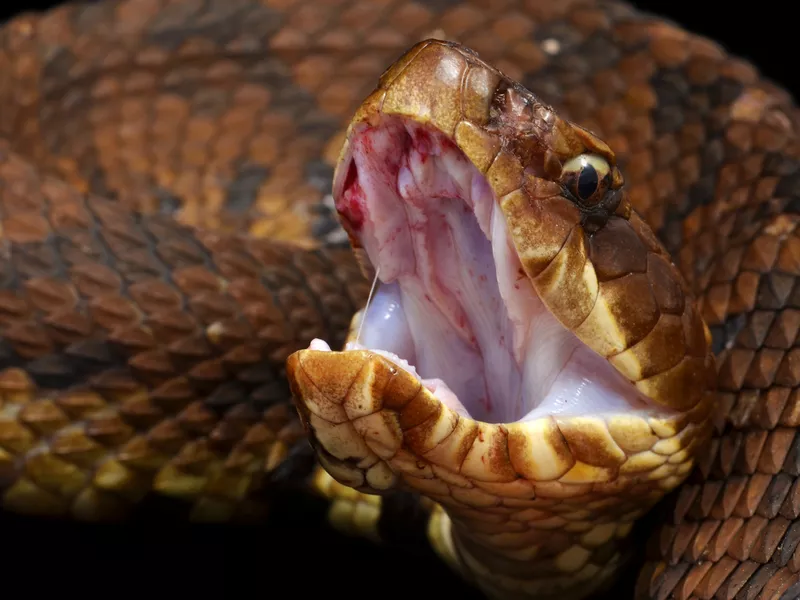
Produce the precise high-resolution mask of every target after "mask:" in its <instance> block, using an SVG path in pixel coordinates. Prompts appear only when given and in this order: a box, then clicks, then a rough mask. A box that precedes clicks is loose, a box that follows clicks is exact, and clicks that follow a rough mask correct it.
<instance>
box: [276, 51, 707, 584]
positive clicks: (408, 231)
mask: <svg viewBox="0 0 800 600" xmlns="http://www.w3.org/2000/svg"><path fill="white" fill-rule="evenodd" d="M334 198H335V201H336V207H337V210H338V212H339V215H340V217H341V221H342V224H343V226H344V228H345V229H346V230H347V232H348V234H349V236H350V240H351V243H352V245H353V247H354V248H355V249H356V252H357V254H358V256H359V259H360V261H361V263H362V266H363V268H364V271H365V273H366V274H367V275H369V276H373V275H376V274H377V278H378V280H379V286H378V288H377V292H376V294H375V297H374V299H373V300H372V302H371V304H370V305H369V307H368V310H367V311H366V312H363V311H362V313H360V314H359V315H357V316H356V318H355V319H354V323H353V335H351V338H350V340H349V342H348V344H347V346H346V348H345V349H344V350H343V351H332V350H331V349H330V348H329V347H328V346H327V344H326V343H325V342H324V341H321V340H315V341H314V342H313V343H312V344H311V346H310V348H309V349H307V350H303V351H300V352H297V353H295V354H293V355H292V356H291V357H290V359H289V361H288V363H287V370H288V374H289V379H290V382H291V385H292V390H293V394H294V398H295V402H296V405H297V407H298V411H299V413H300V415H301V418H302V419H303V421H304V423H305V424H306V426H307V428H308V431H309V432H310V435H311V438H312V442H313V443H314V445H315V448H316V450H317V454H318V456H319V457H320V460H321V461H322V464H323V466H324V467H325V468H326V469H327V470H328V471H329V472H330V473H331V475H332V476H333V477H334V478H336V479H337V480H339V481H340V482H343V483H346V484H347V485H351V486H353V487H355V488H357V489H360V490H363V491H367V492H371V493H380V492H385V491H388V490H392V489H396V488H404V489H413V490H417V491H419V492H421V493H423V494H425V495H426V496H428V497H430V498H432V499H433V500H435V501H437V502H439V503H441V505H442V506H444V508H445V509H446V511H447V514H448V515H449V517H450V518H451V519H452V522H453V529H452V530H448V531H450V532H449V533H446V532H441V531H440V532H439V537H440V538H445V537H446V538H448V539H450V540H451V541H453V540H456V542H457V543H456V546H457V547H458V555H459V557H460V558H459V561H460V562H461V563H462V564H464V565H466V566H465V568H467V569H468V570H470V571H471V572H472V574H473V575H474V576H475V577H476V578H477V579H478V580H479V581H482V582H483V584H484V587H485V589H489V588H491V589H495V587H496V586H499V588H497V589H500V588H502V589H510V588H509V587H508V586H511V587H513V586H515V585H517V583H519V582H518V578H517V576H516V575H514V576H512V573H513V574H517V575H518V574H519V573H518V572H519V571H520V570H522V571H524V572H525V574H526V575H525V578H526V580H530V581H529V583H530V589H531V590H533V591H535V590H539V591H541V589H543V588H542V586H545V585H548V584H546V583H542V582H543V581H545V580H548V577H550V578H551V575H552V573H553V572H556V573H562V572H563V573H564V574H570V576H573V575H575V576H576V577H577V575H576V574H581V575H580V577H578V578H577V579H576V580H575V581H579V580H580V581H583V583H584V584H585V583H586V581H588V580H589V579H591V578H592V575H598V574H599V573H607V572H609V571H611V570H613V567H612V566H610V565H611V563H612V562H613V561H611V559H610V558H609V557H613V556H615V555H616V554H615V552H614V551H613V550H614V548H615V547H616V546H615V544H616V543H617V540H619V539H622V538H624V537H625V535H626V533H627V530H628V529H629V528H630V523H631V522H632V521H633V520H635V519H636V518H637V517H638V516H640V515H641V514H642V513H643V512H644V511H646V510H647V508H648V507H650V506H652V504H653V503H654V502H656V501H657V500H658V499H660V498H661V497H662V496H663V494H664V493H665V492H667V491H669V490H670V489H673V488H674V487H675V486H677V485H678V484H679V483H680V482H682V481H683V480H684V478H685V477H686V476H687V474H688V473H689V471H690V469H691V466H692V464H693V459H694V457H695V456H696V453H697V452H698V450H699V448H700V447H701V446H702V443H703V442H704V440H706V439H707V437H708V434H709V431H710V423H709V415H710V412H711V407H712V404H713V401H714V397H715V395H714V389H715V375H716V367H715V363H714V357H713V354H712V352H711V347H710V334H709V331H708V328H707V327H706V325H705V323H704V322H703V321H702V319H701V318H700V315H699V313H698V311H697V309H696V307H695V305H694V302H693V298H692V295H691V290H690V289H689V288H688V286H687V285H686V283H685V281H684V280H683V278H682V277H681V275H680V273H679V272H678V271H677V269H676V268H675V266H674V265H673V263H672V261H671V259H670V257H669V255H668V254H667V252H666V251H665V250H664V248H663V247H662V246H661V244H660V243H659V241H658V240H657V239H656V237H655V236H654V235H653V233H652V232H651V230H650V229H649V228H648V227H647V225H646V224H645V223H644V222H643V221H642V220H641V218H640V217H639V216H638V215H637V214H636V212H635V211H634V210H632V208H631V205H630V202H629V201H628V198H627V196H626V191H625V186H624V178H623V176H622V173H621V172H620V169H619V168H618V166H617V163H616V158H615V155H614V153H613V151H612V150H611V149H610V148H609V147H608V146H607V145H606V144H605V143H604V142H603V141H602V140H600V139H599V138H598V137H597V136H595V135H594V134H592V133H591V132H589V131H587V130H585V129H583V128H581V127H579V126H578V125H575V124H573V123H570V122H569V121H567V120H565V119H563V118H562V117H560V116H559V115H558V113H557V112H556V111H555V110H554V109H553V108H552V107H550V106H548V105H547V104H546V103H544V102H542V101H541V100H540V99H539V98H537V97H536V96H535V95H534V94H532V93H531V92H529V91H527V90H525V89H524V88H523V87H522V86H520V85H519V84H517V83H514V82H512V81H510V80H509V79H508V78H506V77H505V76H503V74H502V73H500V72H499V71H497V70H495V69H493V68H492V67H490V66H488V65H487V64H485V63H483V62H482V61H480V59H479V58H478V57H477V56H476V55H475V54H474V53H472V52H470V51H468V50H466V49H464V48H462V47H460V46H458V45H456V44H453V43H448V42H440V41H435V40H429V41H426V42H422V43H420V44H418V45H417V46H415V47H414V48H412V49H411V50H410V51H409V52H407V53H406V54H405V55H404V56H403V57H401V58H400V59H399V60H398V61H397V62H396V63H395V64H394V65H393V66H392V67H391V68H389V69H388V70H387V71H386V72H385V73H384V75H383V77H382V78H381V80H380V83H379V85H378V87H377V89H376V90H375V91H374V92H373V93H372V94H371V95H370V96H369V97H368V98H367V99H366V100H365V102H364V103H363V104H362V106H361V108H360V109H359V110H358V112H357V113H356V115H355V117H354V118H353V120H352V122H351V124H350V126H349V129H348V132H347V137H346V141H345V144H344V147H343V149H342V153H341V156H340V160H339V165H338V168H337V172H336V175H335V178H334ZM356 331H358V332H360V333H355V332H356ZM554 532H557V534H556V533H554ZM434 537H435V536H434ZM609 545H610V547H611V549H612V551H609ZM441 547H443V548H450V547H453V546H452V544H450V545H448V544H447V543H445V544H443V545H441ZM554 570H555V571H554ZM498 573H505V574H506V575H508V578H509V579H503V580H502V581H499V579H498ZM537 573H538V575H537ZM548 573H550V575H548ZM587 577H588V579H587ZM500 579H502V578H500ZM599 579H602V577H598V580H599ZM514 582H516V583H514ZM537 582H538V583H537ZM550 584H552V581H551V582H550ZM526 585H527V584H526ZM537 585H538V586H539V587H537ZM493 586H494V587H493ZM523 587H524V586H523ZM590 588H591V586H588V587H587V588H586V589H587V590H588V589H590ZM526 589H528V588H526ZM533 591H532V592H531V593H533Z"/></svg>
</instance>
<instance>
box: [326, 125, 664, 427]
mask: <svg viewBox="0 0 800 600" xmlns="http://www.w3.org/2000/svg"><path fill="white" fill-rule="evenodd" d="M349 159H350V160H351V161H353V163H352V164H354V165H355V172H356V176H355V177H354V178H353V179H352V180H350V178H348V181H347V182H346V184H345V186H344V187H345V188H346V189H343V190H342V191H341V193H340V194H339V197H338V206H339V209H340V210H341V211H342V214H344V215H345V217H347V215H348V214H350V213H351V212H352V210H353V207H354V206H357V213H358V217H359V224H358V225H359V227H360V235H361V242H362V244H363V246H364V248H365V250H366V253H367V255H368V256H369V258H370V261H371V262H372V264H373V265H376V266H378V267H379V269H380V280H381V285H380V286H379V288H378V290H377V293H376V294H375V296H374V298H373V300H372V302H371V305H370V306H369V310H368V311H367V313H366V316H365V319H364V323H363V327H362V328H361V331H362V334H361V339H360V340H359V342H358V343H352V342H351V343H350V344H349V345H348V349H371V350H373V351H375V352H376V353H379V354H382V355H383V356H384V357H386V358H387V359H389V360H391V361H392V362H394V363H396V364H397V365H398V366H400V367H401V368H404V369H406V370H407V371H409V372H411V373H412V374H414V375H415V376H416V377H418V378H419V379H420V380H421V381H422V382H423V383H424V384H425V385H426V386H427V387H428V389H430V390H431V391H432V392H433V393H434V394H435V395H436V397H437V398H439V400H440V401H442V402H443V403H444V404H446V405H447V406H449V407H451V408H452V409H453V410H456V411H457V412H459V413H460V414H463V415H465V416H470V417H472V418H474V419H476V420H481V421H485V422H503V423H510V422H514V421H520V420H530V419H535V418H539V417H543V416H546V415H561V416H570V415H589V414H591V415H598V414H619V413H627V414H629V413H631V412H632V411H635V412H638V413H641V412H644V413H647V414H648V415H656V414H660V413H661V412H663V409H660V408H658V407H655V406H653V405H652V404H651V403H649V402H648V401H647V399H646V398H645V397H644V396H642V395H641V394H640V393H639V392H638V390H637V389H636V388H635V387H634V386H633V385H632V384H631V383H630V382H629V381H627V380H626V379H625V378H624V377H623V376H622V375H620V374H619V373H618V372H617V371H616V369H614V368H613V367H612V366H611V365H610V364H609V363H608V362H607V361H606V360H605V359H604V358H602V357H600V356H599V355H597V354H596V353H595V352H593V351H592V350H591V349H590V348H589V347H588V346H586V345H585V344H584V343H583V342H581V341H580V340H578V338H577V337H576V336H575V335H574V334H573V333H572V332H571V331H569V330H568V329H566V328H565V327H564V326H563V325H561V323H559V322H558V321H557V320H556V319H555V317H554V316H553V315H552V314H551V313H550V312H549V310H547V308H546V307H545V306H544V304H543V303H542V301H541V299H540V298H539V297H538V296H537V294H536V292H535V291H534V289H533V287H532V286H531V284H530V281H529V280H528V279H527V277H525V276H524V275H522V268H521V264H520V261H519V258H518V256H517V254H516V251H515V250H514V248H513V244H512V242H511V240H510V237H509V234H508V231H507V228H506V223H505V219H504V217H503V215H502V212H501V211H500V210H499V207H498V204H497V200H496V198H495V196H494V193H493V192H492V190H491V188H490V187H489V185H488V183H487V182H486V179H485V178H484V177H483V175H481V174H480V172H479V171H478V170H477V169H476V168H475V167H474V165H472V164H471V163H470V162H469V161H468V160H467V159H466V157H465V156H464V155H463V153H462V152H461V151H460V150H458V149H457V148H456V147H455V146H454V145H453V144H452V142H450V141H449V140H447V139H446V138H445V137H444V136H443V135H442V134H439V133H438V132H434V131H432V130H430V129H427V128H425V127H423V126H421V125H419V124H417V123H414V122H412V121H407V120H401V119H398V118H390V117H384V120H383V122H382V123H381V124H380V126H377V127H376V126H367V127H364V128H363V129H362V130H361V131H359V132H356V133H355V134H354V135H353V136H352V137H351V140H350V157H349ZM454 267H457V268H454ZM456 297H457V298H458V300H456ZM314 346H315V348H316V349H321V350H322V349H328V348H327V344H324V342H319V341H316V342H315V344H314Z"/></svg>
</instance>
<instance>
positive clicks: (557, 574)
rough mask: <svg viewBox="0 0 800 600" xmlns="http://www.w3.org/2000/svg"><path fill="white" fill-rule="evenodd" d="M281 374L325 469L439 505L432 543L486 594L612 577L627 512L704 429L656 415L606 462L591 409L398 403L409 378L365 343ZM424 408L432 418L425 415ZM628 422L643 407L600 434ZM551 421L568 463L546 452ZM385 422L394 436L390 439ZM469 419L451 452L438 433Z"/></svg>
mask: <svg viewBox="0 0 800 600" xmlns="http://www.w3.org/2000/svg"><path fill="white" fill-rule="evenodd" d="M357 323H358V316H356V318H354V324H357ZM356 332H357V327H353V328H352V332H351V337H350V339H349V342H350V343H351V344H352V342H353V341H354V339H353V338H354V336H355V335H356ZM320 347H321V346H320V344H319V343H318V342H317V343H315V344H312V348H320ZM301 373H302V375H301ZM289 375H290V380H291V381H292V384H293V392H294V395H295V398H296V399H297V400H298V408H299V412H300V415H301V418H302V419H303V421H304V423H305V424H306V426H307V428H308V430H309V432H310V436H311V438H312V440H313V441H314V445H315V447H316V448H317V453H318V456H319V457H320V459H321V462H322V465H323V467H325V469H326V470H327V471H328V472H329V473H330V474H331V475H332V476H333V477H334V479H337V480H338V481H340V482H341V483H343V484H345V485H348V486H352V487H354V488H356V489H357V490H360V491H363V492H366V493H379V494H382V493H386V492H389V491H391V490H393V489H402V490H412V491H415V492H418V493H420V494H421V495H423V496H426V497H428V498H429V499H431V500H433V501H434V502H436V503H437V504H438V505H439V506H440V507H441V511H439V512H436V513H434V517H433V518H432V519H431V521H430V527H429V532H428V533H429V539H430V541H431V543H432V545H433V547H434V548H435V549H436V550H437V551H438V552H439V554H440V555H441V556H442V557H443V558H444V559H445V560H446V561H447V562H449V563H451V564H454V565H456V566H457V568H458V569H459V570H460V571H461V572H462V573H464V575H465V577H466V578H467V579H470V580H472V581H474V582H475V584H476V585H477V586H478V587H480V588H481V589H482V590H483V591H484V592H485V593H486V594H487V595H489V596H490V597H493V598H503V599H508V598H551V597H553V598H555V597H558V598H559V600H566V599H575V600H579V599H583V598H587V597H590V595H591V594H592V593H595V592H596V591H597V590H598V589H600V588H602V587H603V586H605V585H606V584H607V583H608V582H610V581H612V580H613V579H615V577H617V576H618V575H619V570H620V567H621V564H622V562H623V561H622V556H623V554H624V551H625V548H626V545H627V544H628V543H629V541H628V538H629V533H630V531H631V529H632V526H633V523H634V521H635V520H637V519H638V518H639V517H641V516H642V515H643V514H644V513H645V512H647V511H648V510H649V509H650V508H651V507H652V505H653V504H655V503H656V502H657V501H658V500H659V499H660V498H661V497H662V496H663V495H664V494H665V493H666V492H668V491H670V490H671V489H673V488H674V487H676V486H677V485H678V484H679V483H681V482H682V481H683V479H684V478H685V477H686V475H688V473H689V471H690V470H691V468H692V466H693V455H694V449H695V447H696V445H697V444H698V443H700V442H701V441H702V439H703V437H704V436H705V435H706V434H707V430H706V427H705V425H704V424H703V423H704V419H703V418H702V415H701V414H700V413H699V412H697V414H694V415H693V414H691V413H689V414H688V415H687V414H684V415H674V416H670V417H663V418H660V419H659V424H658V427H656V428H655V429H656V430H658V431H660V432H662V434H663V437H662V438H657V439H654V440H653V441H652V444H651V445H650V447H649V448H647V449H644V448H639V449H638V451H633V450H632V449H628V450H627V451H626V452H625V453H624V456H619V455H618V456H617V457H616V459H615V460H616V461H617V464H615V465H613V466H612V464H611V462H608V461H611V460H612V458H611V457H609V456H605V457H603V456H601V455H602V454H603V452H602V451H598V446H597V445H595V446H588V445H587V443H586V442H588V441H591V440H592V439H594V442H595V443H596V444H597V443H599V442H598V440H597V439H596V438H597V437H598V436H599V435H600V426H601V423H600V422H601V421H602V419H600V418H598V417H584V416H574V417H563V418H553V417H550V416H547V417H542V418H539V419H535V420H532V421H523V422H517V423H508V424H489V423H483V422H479V421H474V420H473V419H471V418H470V417H468V416H464V415H456V414H455V413H454V411H451V410H450V409H449V408H447V407H446V406H438V405H439V404H440V402H439V401H438V400H437V399H436V398H435V397H434V395H433V394H432V393H430V392H429V391H426V390H424V389H421V390H420V391H419V392H418V393H416V395H415V396H414V399H413V400H411V401H410V402H409V401H408V400H407V399H406V400H403V401H399V400H398V397H400V396H402V395H403V393H406V394H407V395H408V394H409V393H411V392H407V388H409V386H411V385H414V382H416V385H417V386H418V387H420V386H419V380H417V379H415V377H414V376H413V375H411V374H410V373H408V372H407V371H406V370H405V369H403V368H400V367H398V366H396V365H394V364H393V363H392V362H391V361H390V360H387V359H386V358H385V357H384V356H382V355H380V354H376V353H373V352H371V351H369V350H349V351H344V352H331V351H329V350H325V349H324V348H323V351H321V352H320V351H319V350H313V349H312V350H306V351H301V352H300V353H297V354H295V355H293V356H292V357H291V358H290V361H289ZM403 390H406V392H403ZM315 394H316V399H314V396H315ZM337 394H339V395H338V396H337ZM327 402H330V405H323V404H324V403H327ZM370 403H372V404H371V406H368V405H369V404H370ZM434 408H435V409H436V410H438V412H437V413H436V415H437V416H433V417H431V418H429V419H426V418H425V415H426V414H428V413H430V412H431V411H432V410H433V409H434ZM320 415H322V416H320ZM626 419H627V427H628V428H629V429H630V428H633V429H635V427H636V426H635V425H633V422H634V421H635V420H636V419H643V417H641V416H632V417H628V416H623V417H619V418H618V419H617V421H620V423H617V425H616V426H611V427H610V429H611V431H612V432H613V433H619V431H622V430H623V429H625V420H626ZM453 422H455V425H453V424H452V423H453ZM554 423H555V426H557V428H558V430H559V433H558V438H559V439H561V440H563V441H565V442H566V443H565V446H564V448H561V450H566V451H567V452H571V453H572V456H571V458H570V459H569V461H570V465H571V466H569V465H567V464H564V463H563V462H559V459H563V458H564V457H563V456H561V457H559V456H557V454H558V452H555V454H554V447H555V445H557V442H554V441H553V440H554V436H553V435H552V433H553V426H554ZM603 427H606V426H605V425H603ZM382 428H386V429H387V430H391V433H390V434H388V435H389V436H390V437H391V436H397V437H396V439H390V440H389V441H387V439H389V438H387V437H386V436H387V434H386V433H385V432H384V431H381V429H382ZM448 428H449V429H450V432H448V431H447V429H448ZM468 428H474V429H477V431H478V433H477V436H476V438H475V440H477V441H476V442H473V450H475V448H476V447H477V450H475V451H474V452H473V450H471V451H470V453H469V454H467V456H466V457H463V454H459V455H458V456H455V454H456V453H457V452H458V448H457V447H455V446H457V444H456V443H455V442H453V444H450V446H448V440H453V439H457V436H459V435H461V436H463V434H464V431H465V430H466V429H468ZM605 431H608V430H607V429H606V430H605ZM606 435H607V436H608V433H606ZM608 439H609V440H611V441H612V443H613V436H608ZM437 440H438V441H437ZM582 441H583V444H582ZM478 442H480V443H478ZM554 444H555V445H554ZM390 446H391V447H390ZM451 446H453V447H451ZM581 446H583V448H584V450H582V449H581ZM617 448H618V446H617ZM557 450H559V449H558V448H557ZM659 452H660V454H659ZM526 460H527V461H528V462H527V463H525V461H526ZM603 460H605V461H607V462H606V464H605V466H599V465H598V464H592V463H598V462H601V461H603ZM523 463H524V464H523ZM480 465H485V469H484V470H481V468H480ZM567 466H569V468H567ZM374 473H378V475H377V476H375V475H374ZM371 474H373V475H372V476H371ZM376 482H378V483H376ZM387 482H388V483H387Z"/></svg>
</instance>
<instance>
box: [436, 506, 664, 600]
mask: <svg viewBox="0 0 800 600" xmlns="http://www.w3.org/2000/svg"><path fill="white" fill-rule="evenodd" d="M651 504H652V502H650V501H647V500H643V501H642V502H641V503H640V504H639V505H638V506H636V507H633V506H631V505H630V504H627V503H622V504H621V503H619V502H618V501H614V502H611V501H609V499H606V500H605V501H603V500H598V501H595V502H588V503H586V502H570V501H569V500H564V499H561V498H557V497H553V498H539V499H536V500H532V501H530V500H521V499H515V498H510V497H509V498H505V499H504V505H507V506H503V507H497V508H494V509H492V510H488V511H486V510H484V511H478V510H475V509H465V508H459V507H456V506H449V507H439V510H437V511H435V512H434V514H433V516H432V518H431V520H430V524H429V527H428V537H429V539H430V542H431V545H432V546H433V547H434V549H435V550H436V551H437V553H438V554H439V555H440V556H441V557H442V558H443V559H444V560H445V561H446V562H448V563H449V564H450V565H451V566H453V567H455V568H456V569H457V570H458V571H460V572H461V573H462V575H464V576H465V577H467V578H469V579H472V580H473V581H474V583H475V584H476V585H477V586H478V587H480V588H481V590H482V591H483V592H484V593H485V594H487V595H488V596H489V597H491V598H504V599H509V598H510V599H514V598H520V599H523V598H539V599H550V598H559V599H561V600H573V599H580V598H586V597H589V596H591V595H592V594H595V593H597V592H599V591H602V590H604V589H606V588H607V587H609V586H610V585H611V584H612V580H613V577H614V575H615V573H618V572H619V568H620V566H621V564H622V563H623V562H625V560H626V558H627V557H628V554H629V548H630V538H631V531H632V528H633V523H634V521H635V520H636V519H638V518H639V517H641V516H642V514H643V513H645V512H646V511H647V510H648V509H649V507H650V506H651Z"/></svg>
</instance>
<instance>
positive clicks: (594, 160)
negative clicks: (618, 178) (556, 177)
mask: <svg viewBox="0 0 800 600" xmlns="http://www.w3.org/2000/svg"><path fill="white" fill-rule="evenodd" d="M610 175H611V165H609V164H608V161H607V160H606V159H605V158H603V157H602V156H599V155H597V154H581V155H580V156H576V157H575V158H571V159H569V160H568V161H567V162H566V163H565V164H564V167H563V168H562V170H561V180H562V183H563V184H564V185H565V186H566V187H567V189H568V190H569V191H570V192H571V193H572V194H573V195H574V196H575V198H576V199H578V200H579V201H581V202H583V203H586V204H594V203H596V202H599V201H600V200H602V199H603V195H604V194H605V192H606V190H607V189H608V185H609V183H610V179H611V177H610Z"/></svg>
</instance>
